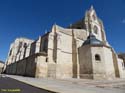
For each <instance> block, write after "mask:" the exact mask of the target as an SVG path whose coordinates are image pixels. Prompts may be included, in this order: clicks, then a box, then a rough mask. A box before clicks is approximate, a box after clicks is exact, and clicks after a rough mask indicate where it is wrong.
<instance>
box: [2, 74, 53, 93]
mask: <svg viewBox="0 0 125 93" xmlns="http://www.w3.org/2000/svg"><path fill="white" fill-rule="evenodd" d="M0 93H54V92H50V91H47V90H44V89H39V88H36V87H33V86H31V85H28V84H25V83H22V82H19V81H17V80H14V79H11V78H9V77H4V76H3V77H2V76H1V77H0Z"/></svg>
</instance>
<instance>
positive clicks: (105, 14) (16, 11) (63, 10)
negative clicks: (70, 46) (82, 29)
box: [0, 0, 125, 61]
mask: <svg viewBox="0 0 125 93" xmlns="http://www.w3.org/2000/svg"><path fill="white" fill-rule="evenodd" d="M91 5H93V6H94V8H95V10H96V12H97V15H98V16H99V17H100V18H101V19H102V20H103V22H104V27H105V31H106V35H107V39H108V41H109V43H110V44H111V45H112V46H113V47H114V49H115V50H116V52H125V43H124V42H125V41H124V40H125V0H0V60H3V61H5V59H6V57H7V53H8V51H9V47H10V44H11V43H12V42H13V41H14V40H15V39H16V38H17V37H27V38H30V39H37V38H38V36H39V35H43V34H44V33H45V30H50V29H51V27H52V25H53V24H55V23H56V24H58V25H60V26H63V27H66V26H68V25H69V24H71V23H74V22H75V21H77V20H80V19H81V18H83V17H84V15H85V11H86V10H87V9H89V8H90V6H91Z"/></svg>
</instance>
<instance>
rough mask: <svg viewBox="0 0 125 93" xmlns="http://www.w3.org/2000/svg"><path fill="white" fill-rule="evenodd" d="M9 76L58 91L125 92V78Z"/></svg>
mask: <svg viewBox="0 0 125 93" xmlns="http://www.w3.org/2000/svg"><path fill="white" fill-rule="evenodd" d="M6 76H7V77H10V78H13V79H16V80H18V81H21V82H24V83H26V84H30V85H32V86H35V87H38V88H42V89H46V90H50V91H54V92H58V93H125V80H121V79H120V80H114V81H96V80H85V79H65V80H57V79H49V78H46V79H45V78H41V79H40V78H30V77H22V76H14V75H6Z"/></svg>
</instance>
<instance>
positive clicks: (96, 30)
mask: <svg viewBox="0 0 125 93" xmlns="http://www.w3.org/2000/svg"><path fill="white" fill-rule="evenodd" d="M93 31H94V33H95V34H98V27H97V26H94V28H93Z"/></svg>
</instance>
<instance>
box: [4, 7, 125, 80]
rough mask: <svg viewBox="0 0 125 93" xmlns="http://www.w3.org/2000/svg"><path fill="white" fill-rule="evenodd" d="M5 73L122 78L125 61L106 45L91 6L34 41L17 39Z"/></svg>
mask: <svg viewBox="0 0 125 93" xmlns="http://www.w3.org/2000/svg"><path fill="white" fill-rule="evenodd" d="M4 72H5V73H7V74H14V75H23V76H32V77H41V78H46V77H48V78H58V79H63V78H83V79H84V78H85V79H114V78H125V60H124V59H123V58H122V57H118V55H117V54H116V52H115V51H114V49H113V48H112V46H111V45H109V43H108V41H107V39H106V34H105V30H104V26H103V22H102V21H101V20H100V19H99V18H98V17H97V14H96V12H95V10H94V8H93V7H91V8H90V9H89V10H88V11H86V13H85V17H84V18H83V19H81V20H80V21H78V22H76V23H74V24H72V25H70V26H69V27H67V28H63V27H61V26H58V25H53V27H52V29H51V31H50V32H48V33H46V34H45V35H43V36H40V37H39V38H38V39H37V40H30V39H27V38H17V39H16V40H15V41H14V42H13V43H12V44H11V46H10V50H9V53H8V58H7V60H6V65H5V67H4Z"/></svg>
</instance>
